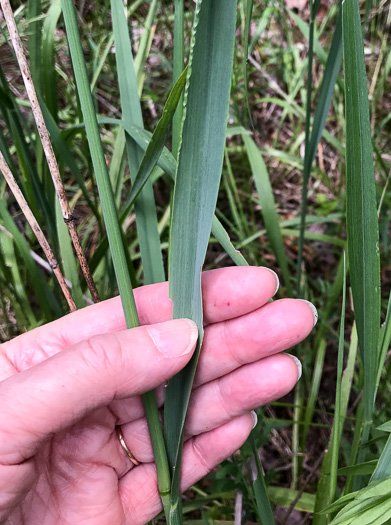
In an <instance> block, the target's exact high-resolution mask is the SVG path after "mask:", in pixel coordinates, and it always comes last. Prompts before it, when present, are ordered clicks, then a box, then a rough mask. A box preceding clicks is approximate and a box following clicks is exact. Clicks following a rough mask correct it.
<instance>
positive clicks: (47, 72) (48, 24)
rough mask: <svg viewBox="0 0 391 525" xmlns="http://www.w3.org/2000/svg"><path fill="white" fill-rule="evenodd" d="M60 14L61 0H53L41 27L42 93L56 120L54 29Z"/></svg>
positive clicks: (56, 95)
mask: <svg viewBox="0 0 391 525" xmlns="http://www.w3.org/2000/svg"><path fill="white" fill-rule="evenodd" d="M60 16H61V0H54V1H53V2H52V4H51V6H50V8H49V11H48V13H47V15H46V17H45V22H44V24H43V29H42V64H44V67H42V69H41V77H42V93H43V96H44V98H45V102H46V105H47V107H48V109H49V111H50V113H51V115H52V116H53V118H54V120H55V121H57V112H58V91H57V83H56V70H55V31H56V27H57V24H58V21H59V19H60Z"/></svg>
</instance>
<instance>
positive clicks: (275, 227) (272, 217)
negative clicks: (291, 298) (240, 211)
mask: <svg viewBox="0 0 391 525" xmlns="http://www.w3.org/2000/svg"><path fill="white" fill-rule="evenodd" d="M243 141H244V144H245V146H246V150H247V155H248V158H249V161H250V165H251V170H252V174H253V177H254V182H255V187H256V189H257V192H258V196H259V200H260V203H261V212H262V217H263V220H264V222H265V227H266V231H267V233H268V236H269V241H270V245H271V247H272V249H273V252H274V254H275V256H276V259H277V262H278V265H279V267H280V269H281V273H282V276H283V278H284V284H285V286H286V289H287V294H288V295H291V294H292V287H291V275H290V271H289V268H288V259H287V256H286V254H285V249H284V243H283V240H282V235H281V229H280V223H279V220H278V214H277V211H276V203H275V201H274V196H273V191H272V187H271V184H270V178H269V173H268V171H267V168H266V165H265V162H264V160H263V157H262V155H261V153H260V151H259V149H258V147H257V145H256V144H255V143H254V141H253V140H252V138H251V137H249V136H246V135H243Z"/></svg>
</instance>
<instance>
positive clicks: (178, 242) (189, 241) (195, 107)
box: [164, 0, 236, 524]
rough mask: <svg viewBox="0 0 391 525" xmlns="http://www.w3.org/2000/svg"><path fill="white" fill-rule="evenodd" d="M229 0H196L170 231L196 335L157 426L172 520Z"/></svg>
mask: <svg viewBox="0 0 391 525" xmlns="http://www.w3.org/2000/svg"><path fill="white" fill-rule="evenodd" d="M235 21H236V0H199V1H198V3H197V7H196V15H195V22H194V32H195V34H193V41H192V44H191V57H190V61H189V76H188V83H187V86H186V91H185V112H186V113H185V119H184V124H183V130H182V141H181V148H180V152H179V160H178V169H177V176H176V183H175V193H174V204H173V214H172V224H171V233H170V253H169V273H170V279H169V282H170V297H171V299H172V301H173V316H174V318H181V317H189V318H191V319H193V320H194V321H195V322H196V323H197V325H198V327H199V332H200V340H199V344H198V347H197V350H196V353H195V355H194V356H193V358H192V360H191V362H190V363H189V365H188V366H187V367H186V368H185V369H184V370H183V371H182V372H180V373H179V374H177V375H176V376H175V377H174V378H173V379H172V380H170V382H169V385H168V387H167V388H166V392H165V395H166V401H165V412H164V432H165V439H166V447H167V454H168V459H169V464H170V468H171V472H172V489H171V508H172V523H173V524H176V523H179V522H180V518H179V516H180V499H179V484H180V471H181V468H180V460H181V453H182V444H183V428H184V422H185V416H186V410H187V406H188V402H189V398H190V393H191V388H192V383H193V378H194V374H195V369H196V365H197V360H198V356H199V351H200V344H201V341H202V298H201V269H202V265H203V262H204V258H205V254H206V249H207V244H208V240H209V235H210V231H211V226H212V220H213V213H214V209H215V206H216V200H217V193H218V188H219V182H220V176H221V170H222V165H223V156H224V145H225V134H226V127H227V118H228V108H229V95H230V85H231V73H232V65H233V51H234V39H235Z"/></svg>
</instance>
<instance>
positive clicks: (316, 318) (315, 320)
mask: <svg viewBox="0 0 391 525" xmlns="http://www.w3.org/2000/svg"><path fill="white" fill-rule="evenodd" d="M299 301H303V303H306V304H308V306H309V307H310V309H311V312H312V314H313V316H314V326H315V325H316V323H317V322H318V310H317V309H316V307H315V305H314V304H312V303H311V302H310V301H307V300H306V299H299Z"/></svg>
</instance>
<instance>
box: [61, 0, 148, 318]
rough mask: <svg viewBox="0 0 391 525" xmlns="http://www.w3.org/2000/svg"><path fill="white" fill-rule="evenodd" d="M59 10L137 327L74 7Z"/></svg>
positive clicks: (124, 292) (67, 4) (121, 283)
mask: <svg viewBox="0 0 391 525" xmlns="http://www.w3.org/2000/svg"><path fill="white" fill-rule="evenodd" d="M62 9H63V15H64V21H65V27H66V31H67V38H68V43H69V50H70V53H71V59H72V64H73V69H74V72H75V79H76V86H77V89H78V94H79V99H80V104H81V108H82V112H83V116H84V122H85V127H86V133H87V139H88V143H89V147H90V151H91V158H92V162H93V166H94V171H95V177H96V180H97V184H98V190H99V195H100V199H101V205H102V211H103V216H104V219H105V224H106V229H107V235H108V239H109V244H110V250H111V254H112V258H113V262H114V267H115V272H116V277H117V282H118V288H119V291H120V295H121V300H122V305H123V309H124V314H125V319H126V323H127V326H128V327H133V326H138V317H137V311H136V307H135V303H134V298H133V294H132V293H131V290H132V286H131V283H130V279H129V274H128V272H127V268H126V264H125V262H124V261H125V254H124V247H123V244H122V239H121V233H120V228H119V226H118V219H117V212H116V209H115V204H114V199H113V194H112V190H111V186H110V179H109V175H108V172H107V165H106V161H105V157H104V153H103V148H102V143H101V140H100V136H99V130H98V124H97V121H96V116H95V110H94V105H93V101H92V96H91V91H90V86H89V83H88V76H87V69H86V65H85V62H84V57H83V51H82V47H81V43H80V37H79V32H78V28H77V22H76V14H75V8H74V6H73V3H72V0H62Z"/></svg>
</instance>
